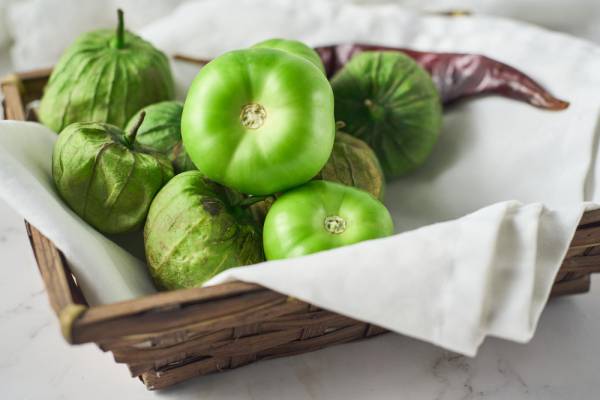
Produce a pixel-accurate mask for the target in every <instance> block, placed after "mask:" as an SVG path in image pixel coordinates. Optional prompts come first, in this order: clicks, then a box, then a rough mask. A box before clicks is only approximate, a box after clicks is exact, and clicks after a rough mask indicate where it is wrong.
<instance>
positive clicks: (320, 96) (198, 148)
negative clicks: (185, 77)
mask: <svg viewBox="0 0 600 400" xmlns="http://www.w3.org/2000/svg"><path fill="white" fill-rule="evenodd" d="M333 104H334V101H333V91H332V90H331V86H330V85H329V82H328V81H327V78H326V77H325V75H324V74H323V73H321V72H320V71H319V70H318V69H317V68H314V66H313V65H311V64H310V63H307V62H306V61H305V60H303V59H302V58H300V57H298V56H295V55H291V54H288V53H286V52H283V51H280V50H273V49H266V48H251V49H246V50H237V51H232V52H229V53H226V54H224V55H222V56H220V57H217V58H216V59H214V60H213V61H211V62H210V63H208V64H207V65H206V66H205V67H204V68H202V70H201V71H200V73H199V74H198V76H196V78H195V79H194V82H193V83H192V85H191V87H190V89H189V92H188V95H187V99H186V101H185V104H184V107H183V115H182V120H181V132H182V137H183V143H184V145H185V148H186V149H187V152H188V154H189V156H190V158H191V159H192V161H193V162H194V164H195V165H196V166H197V167H198V170H200V171H201V172H202V173H203V174H205V175H206V176H207V177H208V178H210V179H212V180H214V181H216V182H218V183H221V184H223V185H225V186H229V187H231V188H234V189H237V190H239V191H240V192H243V193H248V194H254V195H263V194H272V193H275V192H279V191H283V190H286V189H289V188H292V187H295V186H298V185H301V184H302V183H304V182H307V181H309V180H310V179H311V178H312V177H314V176H315V175H316V174H317V173H318V172H319V171H320V170H321V168H323V166H324V165H325V163H326V162H327V159H328V158H329V155H330V154H331V149H332V147H333V141H334V137H335V120H334V113H333Z"/></svg>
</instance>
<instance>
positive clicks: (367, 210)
mask: <svg viewBox="0 0 600 400" xmlns="http://www.w3.org/2000/svg"><path fill="white" fill-rule="evenodd" d="M393 231H394V226H393V222H392V217H391V216H390V213H389V212H388V210H387V209H386V208H385V206H384V205H383V204H382V203H381V202H379V200H377V199H375V198H374V197H373V196H372V195H370V194H369V193H367V192H365V191H362V190H360V189H356V188H353V187H350V186H345V185H341V184H339V183H333V182H327V181H312V182H309V183H307V184H306V185H303V186H300V187H299V188H296V189H294V190H291V191H289V192H287V193H285V194H284V195H283V196H281V197H280V198H278V199H277V200H276V201H275V203H274V204H273V206H272V207H271V209H270V210H269V213H268V214H267V218H266V220H265V225H264V228H263V246H264V249H265V256H266V257H267V259H268V260H276V259H281V258H291V257H298V256H302V255H305V254H311V253H316V252H318V251H322V250H327V249H332V248H335V247H340V246H345V245H349V244H353V243H358V242H360V241H363V240H369V239H376V238H380V237H384V236H389V235H391V234H392V233H393Z"/></svg>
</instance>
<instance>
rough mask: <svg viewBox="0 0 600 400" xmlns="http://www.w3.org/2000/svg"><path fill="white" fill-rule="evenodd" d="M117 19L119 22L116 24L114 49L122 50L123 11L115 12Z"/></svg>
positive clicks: (123, 31)
mask: <svg viewBox="0 0 600 400" xmlns="http://www.w3.org/2000/svg"><path fill="white" fill-rule="evenodd" d="M117 18H118V21H119V22H118V23H117V37H116V42H115V47H116V48H117V49H122V48H123V47H125V22H124V18H123V10H121V9H120V8H119V9H118V10H117Z"/></svg>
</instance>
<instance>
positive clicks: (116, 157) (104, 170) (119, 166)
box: [52, 114, 173, 233]
mask: <svg viewBox="0 0 600 400" xmlns="http://www.w3.org/2000/svg"><path fill="white" fill-rule="evenodd" d="M141 118H143V114H142V116H141ZM140 123H141V120H140ZM135 128H136V127H134V129H133V130H132V131H130V132H129V133H128V134H124V133H123V131H121V130H120V129H119V128H117V127H116V126H113V125H109V124H105V123H96V122H78V123H74V124H71V125H69V126H68V127H67V128H65V129H64V130H63V131H62V132H61V134H60V136H59V137H58V140H57V141H56V143H55V144H54V151H53V154H52V177H53V178H54V183H55V185H56V189H57V190H58V193H59V194H60V196H61V197H62V198H63V200H65V202H66V203H67V204H68V205H69V207H71V209H72V210H73V211H75V213H77V215H79V216H80V217H81V218H82V219H84V220H85V221H87V222H88V223H89V224H90V225H92V226H94V227H95V228H96V229H98V230H99V231H100V232H104V233H124V232H128V231H132V230H135V229H137V228H140V227H141V226H142V224H143V223H144V220H145V218H146V214H147V213H148V208H149V207H150V203H151V202H152V199H153V198H154V196H155V195H156V193H157V192H158V191H159V190H160V188H161V187H162V186H163V185H164V184H165V183H166V182H167V181H168V180H169V179H171V177H172V176H173V167H172V166H171V163H170V162H169V160H168V159H167V158H166V157H164V156H162V155H160V154H156V153H149V152H146V151H145V150H143V149H140V148H138V147H137V146H135V145H134V140H135V135H136V129H135Z"/></svg>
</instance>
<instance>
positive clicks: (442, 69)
mask: <svg viewBox="0 0 600 400" xmlns="http://www.w3.org/2000/svg"><path fill="white" fill-rule="evenodd" d="M315 50H316V51H317V52H318V53H319V55H320V56H321V60H322V61H323V64H324V65H325V71H326V73H327V76H328V77H331V76H333V74H335V73H336V72H337V71H338V70H339V69H340V68H342V67H343V66H344V65H346V63H347V62H348V61H349V60H350V59H351V58H352V57H353V56H354V55H355V54H357V53H360V52H362V51H401V52H403V53H405V54H407V55H408V56H409V57H411V58H413V59H414V60H415V61H416V62H417V63H419V65H421V66H422V67H423V68H425V69H426V70H427V71H428V72H429V73H430V75H431V77H432V79H433V81H434V82H435V84H436V86H437V88H438V90H439V93H440V97H441V98H442V102H443V103H444V104H449V103H452V102H454V101H457V100H460V99H465V98H469V97H473V96H480V95H486V94H496V95H500V96H504V97H510V98H513V99H516V100H520V101H524V102H527V103H529V104H531V105H534V106H536V107H539V108H544V109H548V110H563V109H565V108H567V107H568V106H569V103H568V102H566V101H563V100H559V99H557V98H556V97H554V96H552V95H551V94H550V93H549V92H548V91H546V90H545V89H544V88H543V87H542V86H541V85H539V84H538V83H537V82H535V81H534V80H533V79H531V78H530V77H529V76H527V75H525V74H524V73H523V72H521V71H519V70H517V69H516V68H513V67H511V66H509V65H506V64H504V63H501V62H499V61H496V60H494V59H491V58H489V57H486V56H482V55H478V54H462V53H434V52H425V51H416V50H411V49H404V48H396V47H385V46H375V45H367V44H340V45H331V46H322V47H317V48H315ZM175 58H176V59H179V60H183V61H188V62H194V63H196V64H200V65H204V64H206V63H207V62H208V60H200V59H195V58H191V57H187V56H181V55H176V56H175Z"/></svg>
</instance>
